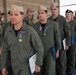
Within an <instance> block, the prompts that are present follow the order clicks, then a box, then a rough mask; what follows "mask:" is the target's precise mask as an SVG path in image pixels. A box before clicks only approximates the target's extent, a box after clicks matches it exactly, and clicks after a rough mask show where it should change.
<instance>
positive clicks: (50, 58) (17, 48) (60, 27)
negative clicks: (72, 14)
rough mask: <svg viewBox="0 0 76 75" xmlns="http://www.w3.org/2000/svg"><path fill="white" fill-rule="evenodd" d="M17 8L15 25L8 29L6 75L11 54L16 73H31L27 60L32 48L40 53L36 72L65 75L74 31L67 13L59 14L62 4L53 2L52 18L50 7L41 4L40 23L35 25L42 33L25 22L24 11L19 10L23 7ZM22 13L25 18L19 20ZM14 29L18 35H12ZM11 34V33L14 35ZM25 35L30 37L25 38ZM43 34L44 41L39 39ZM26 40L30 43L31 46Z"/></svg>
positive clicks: (4, 60)
mask: <svg viewBox="0 0 76 75" xmlns="http://www.w3.org/2000/svg"><path fill="white" fill-rule="evenodd" d="M14 8H16V6H15V7H13V9H12V10H11V13H10V21H11V23H12V24H13V25H14V26H11V27H9V28H8V30H6V32H5V36H4V40H3V46H2V57H1V63H2V64H1V65H2V68H4V69H2V75H4V74H6V75H7V73H8V69H7V67H8V64H7V62H8V59H7V58H8V53H10V54H11V55H10V57H11V62H10V63H11V66H12V69H13V73H14V75H25V74H27V75H30V73H29V69H28V65H29V64H28V60H27V59H28V57H29V56H30V53H31V50H32V51H33V50H35V51H36V52H37V53H38V58H37V60H38V61H37V63H38V64H37V65H38V66H36V73H35V75H65V72H66V50H68V49H69V46H70V45H71V33H70V26H69V24H68V23H67V21H66V19H65V18H64V17H63V16H61V15H59V12H58V10H59V9H58V8H59V7H58V4H57V3H53V4H52V5H51V7H50V9H51V13H52V16H50V17H49V18H48V19H47V8H46V7H44V6H40V7H39V9H38V19H39V22H37V23H35V24H34V29H35V30H36V31H37V33H38V34H37V33H35V32H34V30H33V29H32V28H30V27H29V26H28V25H25V24H23V23H22V20H23V18H22V17H21V15H22V13H19V12H20V8H19V10H18V8H17V10H15V9H14ZM14 10H15V11H14ZM21 10H22V9H21ZM19 15H20V18H21V19H20V20H19V21H18V20H17V19H19V17H17V16H19ZM15 23H17V24H15ZM12 27H13V28H12ZM11 32H12V33H13V34H14V33H15V34H14V35H15V36H14V37H13V34H11ZM7 34H8V35H7ZM26 34H27V35H26ZM9 35H11V37H10V36H9ZM38 35H39V36H38ZM26 36H27V37H26ZM12 37H13V38H12ZM18 37H19V38H18ZM24 37H25V39H26V40H25V39H24ZM39 37H40V38H41V41H39V40H40V38H39ZM37 38H38V39H37ZM65 38H66V49H65V50H64V49H63V43H62V42H63V40H64V39H65ZM12 40H13V41H12ZM26 42H27V43H28V44H27V45H26ZM29 42H30V43H29ZM39 42H40V43H39ZM41 42H42V43H41ZM14 44H15V45H14ZM42 44H43V46H42ZM24 45H25V46H24ZM7 49H9V50H7ZM43 49H44V50H43ZM15 52H17V54H15ZM26 52H27V53H28V55H27V54H26ZM55 53H56V54H55ZM32 54H33V52H32ZM32 54H31V55H32ZM13 55H14V57H13ZM26 55H27V56H26ZM16 58H17V59H16ZM26 58H27V59H26ZM56 58H57V59H56ZM25 59H26V60H25ZM13 61H14V62H13ZM25 61H27V62H25ZM15 62H16V63H15ZM24 63H25V64H24ZM26 65H27V66H26ZM24 69H26V70H24ZM55 69H56V70H55Z"/></svg>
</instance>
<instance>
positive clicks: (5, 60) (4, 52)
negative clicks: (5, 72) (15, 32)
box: [1, 38, 10, 69]
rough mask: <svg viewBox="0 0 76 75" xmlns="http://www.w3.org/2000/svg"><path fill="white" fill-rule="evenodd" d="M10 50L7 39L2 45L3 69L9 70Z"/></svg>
mask: <svg viewBox="0 0 76 75" xmlns="http://www.w3.org/2000/svg"><path fill="white" fill-rule="evenodd" d="M9 53H10V52H9V48H8V43H7V39H6V38H4V39H3V43H2V54H1V69H3V68H6V69H8V62H9V61H8V59H9Z"/></svg>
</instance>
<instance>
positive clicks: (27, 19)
mask: <svg viewBox="0 0 76 75" xmlns="http://www.w3.org/2000/svg"><path fill="white" fill-rule="evenodd" d="M23 22H25V23H26V24H27V25H29V26H31V27H33V25H34V20H33V11H32V9H30V8H28V9H27V11H26V17H24V19H23Z"/></svg>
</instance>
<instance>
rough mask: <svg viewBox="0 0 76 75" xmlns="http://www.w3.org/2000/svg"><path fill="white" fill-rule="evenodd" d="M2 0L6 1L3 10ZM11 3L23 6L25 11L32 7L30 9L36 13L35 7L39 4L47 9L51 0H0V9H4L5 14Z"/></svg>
mask: <svg viewBox="0 0 76 75" xmlns="http://www.w3.org/2000/svg"><path fill="white" fill-rule="evenodd" d="M3 1H4V2H5V1H6V7H4V8H5V9H6V11H4V8H3ZM57 1H58V0H56V2H57ZM13 4H16V5H20V6H23V7H24V11H25V12H26V9H27V8H32V10H34V11H35V12H34V14H35V15H37V9H38V7H39V5H44V6H46V7H47V8H48V11H49V7H50V5H51V0H0V10H2V11H4V12H5V13H6V14H7V12H8V11H9V9H10V6H11V5H13ZM49 14H50V11H49ZM5 18H7V16H5Z"/></svg>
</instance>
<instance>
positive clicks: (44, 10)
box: [38, 10, 48, 13]
mask: <svg viewBox="0 0 76 75" xmlns="http://www.w3.org/2000/svg"><path fill="white" fill-rule="evenodd" d="M43 11H44V12H45V13H47V12H48V11H47V10H43ZM38 12H39V11H38Z"/></svg>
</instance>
